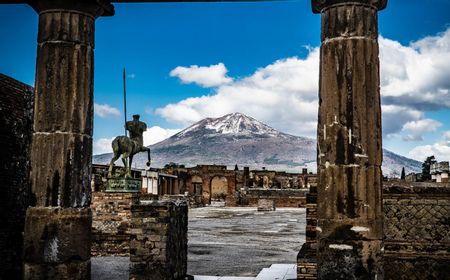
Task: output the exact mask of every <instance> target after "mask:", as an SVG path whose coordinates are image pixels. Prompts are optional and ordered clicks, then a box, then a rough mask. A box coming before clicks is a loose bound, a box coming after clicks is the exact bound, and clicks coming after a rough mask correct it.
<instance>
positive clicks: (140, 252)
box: [130, 200, 188, 280]
mask: <svg viewBox="0 0 450 280" xmlns="http://www.w3.org/2000/svg"><path fill="white" fill-rule="evenodd" d="M187 231H188V206H187V203H186V202H185V201H181V200H180V201H169V200H162V201H158V200H153V201H141V202H140V204H133V205H132V206H131V230H130V233H131V238H130V280H181V279H186V272H187V248H188V245H187V243H188V238H187Z"/></svg>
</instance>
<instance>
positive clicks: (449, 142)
mask: <svg viewBox="0 0 450 280" xmlns="http://www.w3.org/2000/svg"><path fill="white" fill-rule="evenodd" d="M408 155H409V156H410V157H411V158H413V159H416V160H419V161H424V160H425V159H426V158H427V157H429V156H432V155H434V156H435V157H436V160H438V161H450V130H448V131H444V132H443V133H442V137H441V139H440V140H439V141H437V142H436V143H434V144H431V145H422V146H417V147H415V148H413V149H412V150H411V151H409V153H408Z"/></svg>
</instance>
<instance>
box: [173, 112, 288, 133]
mask: <svg viewBox="0 0 450 280" xmlns="http://www.w3.org/2000/svg"><path fill="white" fill-rule="evenodd" d="M199 130H202V131H205V130H206V131H212V132H213V133H214V134H237V135H251V134H257V135H264V136H267V137H275V136H280V134H281V133H280V132H278V131H277V130H275V129H273V128H272V127H270V126H268V125H266V124H263V123H261V122H259V121H257V120H255V119H254V118H252V117H249V116H246V115H244V114H241V113H232V114H228V115H225V116H222V117H219V118H207V119H204V120H201V121H199V122H197V123H195V124H193V125H191V126H190V127H188V128H186V129H185V130H183V131H181V132H180V133H178V134H176V135H175V136H174V137H181V136H185V135H188V134H191V133H194V132H195V131H199Z"/></svg>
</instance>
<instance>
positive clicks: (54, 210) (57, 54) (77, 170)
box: [24, 0, 114, 279]
mask: <svg viewBox="0 0 450 280" xmlns="http://www.w3.org/2000/svg"><path fill="white" fill-rule="evenodd" d="M30 3H31V6H32V7H33V8H34V9H35V10H36V11H37V12H38V13H39V31H38V48H37V62H36V82H35V110H34V126H33V129H34V134H33V143H32V152H31V172H32V173H31V181H32V192H33V195H34V196H35V202H36V204H35V207H33V208H29V209H28V211H27V218H26V222H25V237H24V238H25V241H24V257H25V264H24V278H25V279H89V278H90V237H91V223H92V214H91V211H90V208H89V203H90V172H91V171H90V167H91V157H92V156H91V154H92V124H93V74H94V67H93V62H94V59H93V50H94V23H95V19H96V18H97V17H98V16H101V15H112V14H113V13H114V8H113V6H112V5H111V4H109V3H108V1H106V0H105V1H101V0H100V1H98V0H97V1H94V0H79V1H77V0H36V1H30Z"/></svg>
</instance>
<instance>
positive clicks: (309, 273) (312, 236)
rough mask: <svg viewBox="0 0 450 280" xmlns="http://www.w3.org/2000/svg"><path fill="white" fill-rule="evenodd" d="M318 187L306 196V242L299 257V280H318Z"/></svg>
mask: <svg viewBox="0 0 450 280" xmlns="http://www.w3.org/2000/svg"><path fill="white" fill-rule="evenodd" d="M316 228H317V187H311V188H310V192H309V193H308V194H307V195H306V240H305V243H304V244H303V246H302V248H301V250H300V252H299V253H298V256H297V279H299V280H310V279H317V259H316V243H317V241H316V235H317V230H316Z"/></svg>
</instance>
